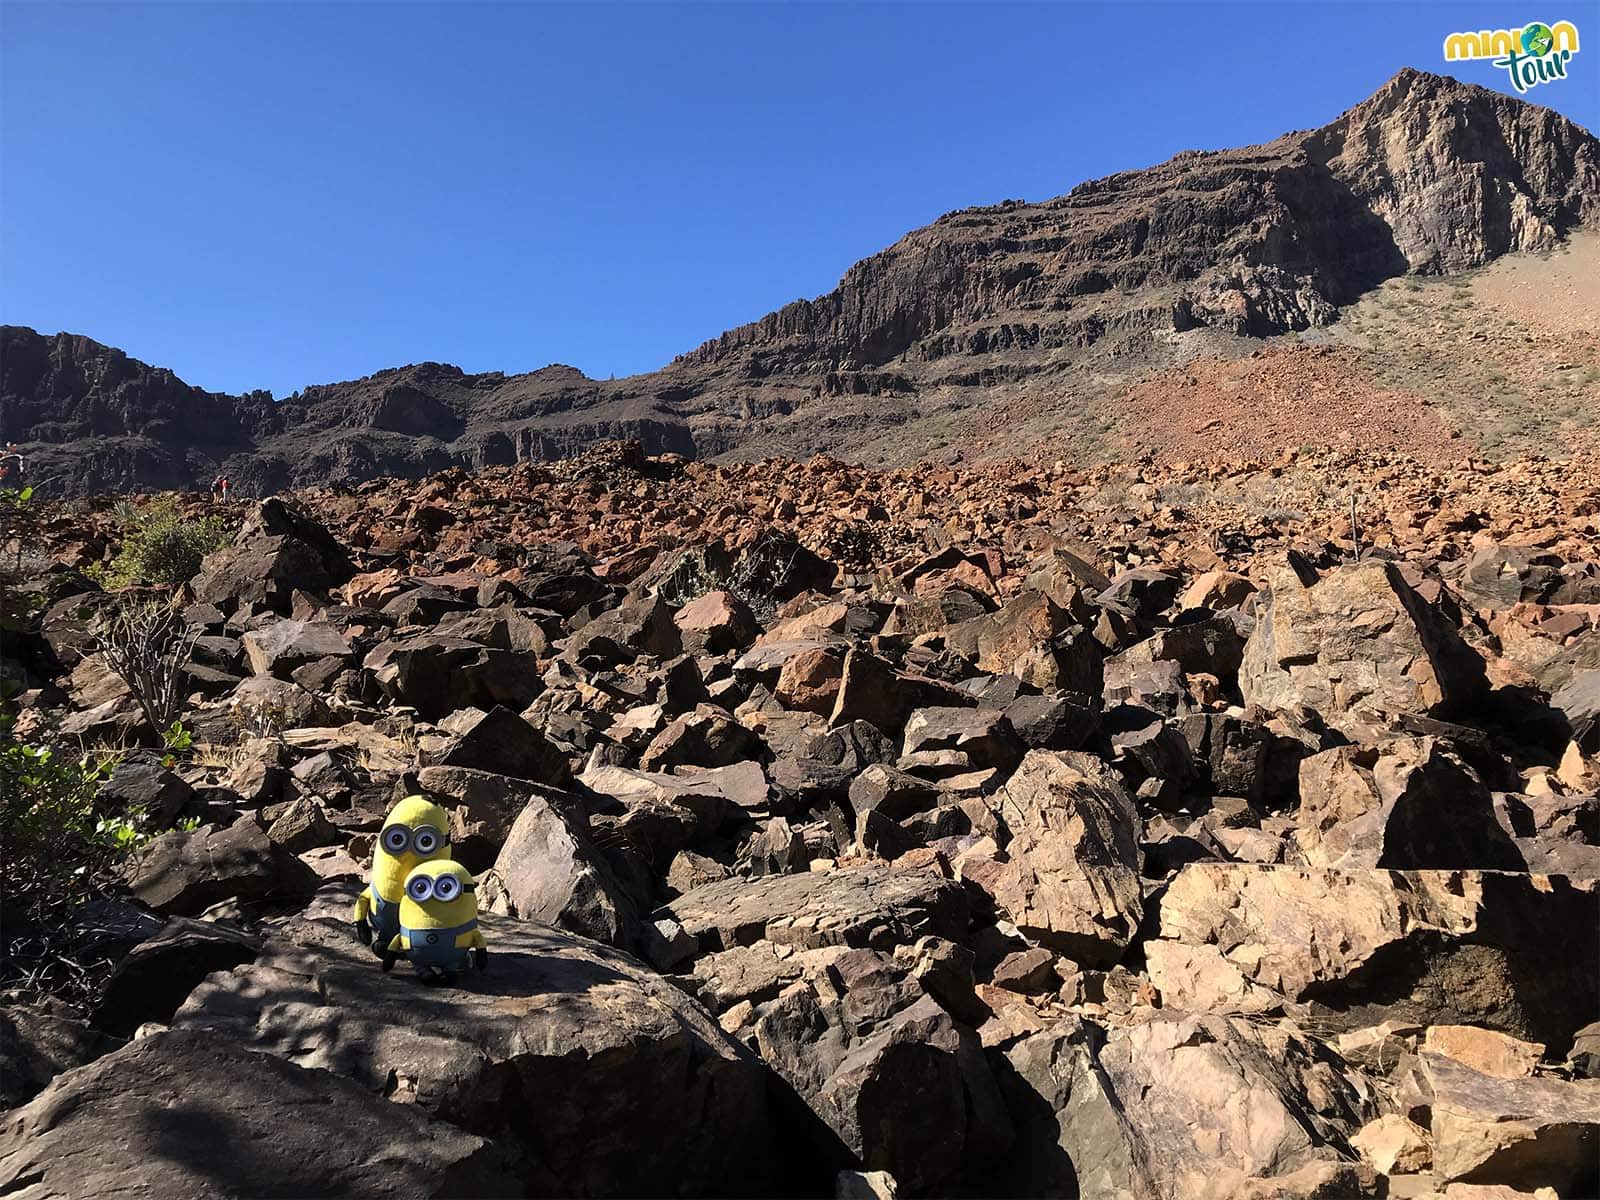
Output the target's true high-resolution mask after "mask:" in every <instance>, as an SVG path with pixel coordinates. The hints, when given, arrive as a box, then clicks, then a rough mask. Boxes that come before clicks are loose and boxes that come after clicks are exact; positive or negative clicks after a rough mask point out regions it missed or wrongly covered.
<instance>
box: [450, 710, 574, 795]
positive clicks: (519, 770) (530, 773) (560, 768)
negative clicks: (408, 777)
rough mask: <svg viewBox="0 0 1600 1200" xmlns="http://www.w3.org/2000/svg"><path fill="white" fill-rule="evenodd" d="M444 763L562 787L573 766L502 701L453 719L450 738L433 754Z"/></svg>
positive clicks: (569, 778) (568, 779)
mask: <svg viewBox="0 0 1600 1200" xmlns="http://www.w3.org/2000/svg"><path fill="white" fill-rule="evenodd" d="M434 759H435V762H436V763H437V765H439V766H442V767H465V768H470V769H472V770H475V771H489V772H492V773H494V774H496V775H512V776H515V777H516V778H518V779H531V780H533V781H534V782H535V783H545V784H549V785H551V786H552V787H561V786H562V785H564V784H566V783H568V782H569V781H570V780H571V778H572V768H571V767H570V765H569V764H568V763H567V758H566V755H564V754H563V753H562V752H561V751H560V750H559V749H557V748H556V746H555V744H554V743H553V742H551V740H550V739H549V738H548V737H546V736H545V735H544V734H543V733H542V732H540V731H539V730H537V729H535V728H534V727H533V726H532V725H530V724H529V723H528V722H527V721H525V720H523V719H522V718H521V717H519V716H518V715H517V714H516V713H514V712H512V711H511V710H510V709H509V708H506V707H505V706H503V705H496V706H495V707H493V708H491V709H490V710H489V711H488V712H486V713H483V714H482V715H481V716H476V715H468V716H467V717H466V719H460V720H458V721H456V722H453V723H452V724H451V726H450V740H449V741H448V743H447V744H446V745H445V746H443V747H442V748H441V749H439V750H438V751H437V753H436V754H435V755H434Z"/></svg>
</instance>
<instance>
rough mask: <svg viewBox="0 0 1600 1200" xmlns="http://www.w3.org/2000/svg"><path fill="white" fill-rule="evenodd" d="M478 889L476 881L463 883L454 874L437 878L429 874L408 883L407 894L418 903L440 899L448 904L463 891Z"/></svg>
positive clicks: (419, 876)
mask: <svg viewBox="0 0 1600 1200" xmlns="http://www.w3.org/2000/svg"><path fill="white" fill-rule="evenodd" d="M477 890H478V885H477V884H475V883H462V882H461V881H460V880H459V879H457V878H456V877H455V876H454V875H440V876H438V877H437V878H435V877H432V876H429V875H418V876H417V877H416V878H414V879H412V880H411V882H410V883H408V884H406V895H407V896H409V897H411V899H413V900H415V901H416V902H417V903H418V904H425V903H427V902H428V901H429V900H440V901H443V902H444V903H446V904H448V903H449V902H450V901H452V900H454V899H455V898H456V897H457V896H459V895H461V893H462V892H463V891H467V892H474V891H477Z"/></svg>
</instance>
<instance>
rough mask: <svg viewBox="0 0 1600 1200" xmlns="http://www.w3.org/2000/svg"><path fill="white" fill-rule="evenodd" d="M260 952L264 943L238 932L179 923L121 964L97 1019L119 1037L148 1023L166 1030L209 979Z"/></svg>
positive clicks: (148, 940) (109, 980)
mask: <svg viewBox="0 0 1600 1200" xmlns="http://www.w3.org/2000/svg"><path fill="white" fill-rule="evenodd" d="M260 951H261V942H260V940H259V939H258V938H256V937H253V936H252V935H250V934H248V933H244V932H242V931H240V930H238V929H233V928H230V927H228V926H227V925H224V924H222V923H220V922H214V921H193V920H190V919H188V918H187V917H174V918H173V919H172V920H170V921H168V922H167V924H166V926H165V927H164V928H162V929H161V931H160V932H158V933H156V934H155V936H153V937H149V938H146V939H145V940H144V941H142V942H140V943H139V944H138V945H136V946H134V947H133V949H131V950H130V951H128V953H127V954H126V955H124V956H123V957H122V958H120V959H119V960H118V961H117V965H116V966H115V967H113V968H112V969H111V974H110V975H109V976H108V977H107V979H106V981H105V984H104V985H103V986H102V987H101V989H100V995H99V999H98V1000H97V1001H96V1003H95V1006H94V1011H93V1013H92V1014H91V1019H92V1020H93V1022H94V1024H95V1025H96V1026H97V1027H99V1028H100V1029H104V1030H105V1031H106V1032H107V1033H111V1034H115V1035H116V1036H118V1037H129V1036H131V1035H132V1034H133V1032H134V1030H136V1029H138V1028H139V1026H141V1025H143V1024H145V1023H146V1022H148V1021H154V1022H156V1023H158V1024H165V1023H166V1022H167V1021H169V1020H171V1018H172V1014H173V1013H175V1012H177V1011H178V1007H179V1006H180V1005H181V1004H182V1003H183V1002H184V1001H185V1000H186V999H188V997H189V993H190V992H192V991H194V989H195V987H196V985H198V984H199V982H200V981H201V980H202V979H204V978H205V977H206V976H207V975H209V974H211V972H213V971H226V970H228V969H230V968H232V967H236V966H238V965H239V964H240V963H247V962H251V961H253V960H254V959H255V957H256V955H257V954H258V953H260Z"/></svg>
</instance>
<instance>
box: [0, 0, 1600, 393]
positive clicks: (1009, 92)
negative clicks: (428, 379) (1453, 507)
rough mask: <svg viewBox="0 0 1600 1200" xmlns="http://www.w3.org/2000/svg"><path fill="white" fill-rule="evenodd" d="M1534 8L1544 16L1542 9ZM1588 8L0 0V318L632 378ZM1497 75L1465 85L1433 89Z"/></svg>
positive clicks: (207, 370)
mask: <svg viewBox="0 0 1600 1200" xmlns="http://www.w3.org/2000/svg"><path fill="white" fill-rule="evenodd" d="M1558 10H1559V11H1558ZM1595 15H1596V7H1595V5H1594V4H1593V3H1589V2H1585V3H1572V4H1568V5H1566V6H1565V7H1563V6H1561V5H1557V7H1556V8H1555V9H1549V8H1542V7H1538V6H1533V7H1530V6H1528V5H1526V4H1523V3H1517V4H1461V3H1442V4H1432V3H1429V4H1403V3H1378V4H1355V3H1326V2H1325V3H1302V4H1293V3H1246V4H1208V3H1183V4H1142V3H1125V4H1115V5H1090V4H1043V3H1037V4H1028V5H1006V4H998V3H987V4H977V3H972V4H911V3H897V4H891V3H884V4H877V5H832V4H820V3H791V4H787V5H778V4H754V3H722V4H710V5H690V4H671V3H655V4H647V5H624V4H588V5H577V4H542V3H523V4H455V5H449V6H443V5H441V6H435V5H431V4H377V3H361V4H358V3H347V4H339V5H321V4H313V5H300V4H288V3H271V4H259V5H256V4H244V3H214V4H211V3H186V4H175V5H154V4H138V3H123V4H115V5H110V6H100V5H92V4H48V5H47V4H33V3H16V2H13V0H5V2H4V3H0V80H3V82H0V319H3V320H5V321H7V322H12V323H18V324H25V325H32V326H33V327H35V328H37V329H40V330H43V331H46V332H54V331H56V330H59V329H67V330H71V331H73V332H77V333H84V334H88V335H89V336H91V337H94V338H96V339H98V340H100V341H103V342H108V343H110V344H113V345H117V346H120V347H122V348H123V349H125V350H127V351H128V352H129V353H130V354H132V355H134V356H135V357H137V358H142V359H144V360H146V361H147V362H152V363H156V364H158V365H161V366H168V367H171V368H172V369H173V370H175V371H176V372H177V373H178V374H179V375H181V376H183V377H184V378H186V379H187V380H189V381H190V382H191V383H195V384H198V385H200V386H202V387H206V388H210V389H213V390H226V391H242V390H246V389H249V388H252V387H266V388H271V389H272V390H273V391H274V392H275V393H276V394H277V395H279V396H283V395H286V394H288V393H289V392H292V391H294V390H295V389H297V388H298V387H300V386H302V385H305V384H308V383H320V382H327V381H331V380H337V379H347V378H352V377H355V376H359V375H364V374H368V373H370V372H371V371H374V370H377V369H380V368H382V367H386V366H394V365H399V364H402V363H407V362H417V361H422V360H425V359H437V360H442V361H446V362H453V363H458V364H460V365H461V366H463V367H465V368H467V369H468V370H505V371H521V370H528V369H531V368H534V367H539V366H543V365H544V364H546V363H549V362H566V363H571V364H573V365H574V366H577V367H580V368H581V369H583V370H584V371H586V372H588V373H589V374H591V375H594V376H598V377H600V378H604V377H605V376H607V375H609V374H611V373H613V372H615V373H616V374H617V375H625V374H632V373H634V372H638V371H643V370H649V369H652V368H654V367H657V366H659V365H661V364H662V363H664V362H666V361H667V360H669V359H670V358H671V357H672V355H673V354H675V353H678V352H680V351H683V350H687V349H689V348H691V347H693V346H695V345H697V344H698V343H700V342H701V341H703V340H704V339H706V338H709V337H711V336H714V335H715V334H717V333H718V332H720V331H721V330H723V329H724V328H727V327H729V326H732V325H735V324H738V323H740V322H743V321H746V320H751V319H753V318H755V317H758V316H760V315H762V314H763V313H765V312H767V311H769V310H771V309H773V308H776V307H778V306H779V305H781V304H784V303H786V302H787V301H789V300H791V299H794V298H796V297H800V296H814V295H817V294H818V293H821V292H825V291H827V290H828V289H830V288H831V287H833V285H834V284H835V283H836V282H837V281H838V279H839V276H840V275H841V274H842V273H843V272H844V270H845V268H846V267H848V266H849V265H850V264H851V263H852V262H854V261H855V260H856V259H859V258H862V257H864V256H866V255H868V254H871V253H873V252H874V251H876V250H879V249H881V248H883V247H884V246H887V245H888V244H890V243H891V242H893V241H894V240H895V239H897V238H898V237H899V236H900V235H901V234H903V233H904V232H906V231H907V230H909V229H912V228H915V227H916V226H918V225H921V224H924V223H926V222H928V221H930V220H932V219H933V218H934V217H937V216H938V215H939V214H941V213H943V212H947V211H949V210H950V209H953V208H959V207H963V206H967V205H973V204H987V203H994V202H997V201H999V200H1003V199H1006V198H1008V197H1021V198H1026V199H1043V198H1046V197H1049V196H1053V195H1057V194H1059V193H1061V192H1064V191H1066V190H1067V189H1069V188H1070V187H1072V186H1073V185H1074V184H1076V183H1078V182H1080V181H1081V180H1084V179H1088V178H1093V177H1096V176H1100V175H1104V174H1107V173H1110V172H1112V171H1117V170H1123V169H1127V168H1133V167H1142V166H1146V165H1149V164H1151V163H1155V162H1158V161H1160V160H1162V159H1164V158H1166V157H1168V156H1169V155H1171V154H1173V153H1174V152H1176V151H1178V150H1183V149H1187V148H1191V147H1199V148H1216V147H1223V146H1230V145H1238V144H1244V143H1250V142H1257V141H1263V140H1267V139H1270V138H1272V137H1275V136H1277V135H1278V134H1280V133H1282V132H1284V131H1286V130H1290V129H1299V128H1307V127H1311V126H1315V125H1320V124H1322V123H1324V122H1326V121H1328V120H1329V119H1331V118H1333V117H1334V116H1336V115H1337V114H1338V113H1339V112H1340V111H1341V110H1343V109H1345V108H1347V107H1349V106H1350V105H1351V104H1354V103H1355V102H1357V101H1358V100H1361V99H1362V98H1364V97H1365V96H1367V95H1368V94H1369V93H1370V92H1372V91H1373V90H1374V89H1375V88H1376V87H1377V86H1378V85H1380V84H1381V83H1382V82H1383V81H1384V80H1385V79H1387V78H1388V77H1389V76H1391V75H1392V74H1393V73H1394V72H1395V71H1397V70H1398V69H1399V68H1400V67H1402V66H1407V65H1410V66H1416V67H1420V68H1423V69H1426V70H1436V71H1442V70H1444V69H1445V68H1444V63H1443V61H1442V57H1441V50H1440V46H1441V42H1442V40H1443V37H1444V35H1445V34H1446V33H1449V32H1451V31H1452V30H1456V29H1477V28H1486V27H1487V28H1501V27H1513V26H1516V27H1520V26H1521V25H1523V24H1525V23H1526V22H1528V21H1529V20H1533V19H1541V20H1547V21H1553V20H1556V19H1561V18H1567V19H1571V20H1573V21H1575V22H1576V23H1577V24H1578V27H1579V31H1580V33H1581V34H1582V35H1583V37H1584V38H1586V39H1591V42H1590V44H1588V45H1586V46H1585V47H1584V49H1583V50H1582V51H1580V53H1579V55H1578V56H1577V58H1576V59H1575V60H1574V61H1573V65H1572V77H1571V78H1570V79H1568V80H1566V81H1564V82H1559V83H1555V84H1549V85H1545V86H1542V87H1539V88H1537V89H1535V91H1534V93H1532V95H1531V97H1530V98H1533V99H1536V100H1537V101H1539V102H1541V103H1544V104H1548V105H1550V106H1552V107H1555V108H1558V109H1560V110H1561V111H1563V112H1565V113H1567V114H1568V115H1569V116H1571V117H1573V118H1574V119H1575V120H1577V121H1579V122H1580V123H1581V124H1583V125H1585V126H1587V127H1588V128H1590V129H1595V128H1597V126H1600V121H1597V115H1600V21H1596V20H1595ZM1454 66H1455V68H1456V69H1455V71H1454V73H1455V74H1457V75H1458V77H1460V78H1464V79H1467V80H1470V81H1472V82H1477V83H1483V84H1489V85H1493V86H1499V80H1498V79H1497V78H1496V76H1500V77H1501V78H1504V72H1502V71H1497V70H1495V69H1494V68H1492V67H1490V66H1488V65H1487V64H1484V63H1477V64H1454Z"/></svg>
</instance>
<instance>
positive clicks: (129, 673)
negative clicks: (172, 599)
mask: <svg viewBox="0 0 1600 1200" xmlns="http://www.w3.org/2000/svg"><path fill="white" fill-rule="evenodd" d="M198 635H199V631H198V630H197V629H193V628H191V627H190V626H189V624H188V623H187V622H186V621H185V620H184V619H183V614H182V613H180V612H179V611H178V610H177V609H176V608H174V607H173V606H172V605H170V604H164V603H161V602H159V601H145V602H142V603H135V604H130V605H128V606H126V607H125V608H123V609H122V610H121V611H120V612H119V613H117V614H116V615H115V616H114V617H112V618H110V619H109V620H108V621H107V622H106V623H105V625H103V626H102V627H101V630H100V636H99V644H100V652H101V653H102V654H103V655H105V660H106V665H107V666H109V667H110V668H111V669H112V670H113V671H115V672H116V674H117V676H118V678H120V679H121V680H122V682H123V683H125V684H127V685H128V690H129V691H130V692H132V693H133V698H134V699H135V700H137V701H138V702H139V707H140V708H141V709H142V710H143V711H144V717H145V720H146V721H148V722H149V723H150V727H151V729H153V730H154V731H155V732H156V734H157V736H160V735H162V734H164V733H166V732H167V730H169V729H171V728H172V725H173V723H174V722H175V721H176V720H177V719H178V717H179V716H180V715H181V712H182V706H183V690H182V686H181V685H182V681H183V668H184V667H185V666H186V665H187V664H188V662H189V652H190V651H191V650H193V649H194V642H195V638H196V637H197V636H198Z"/></svg>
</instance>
